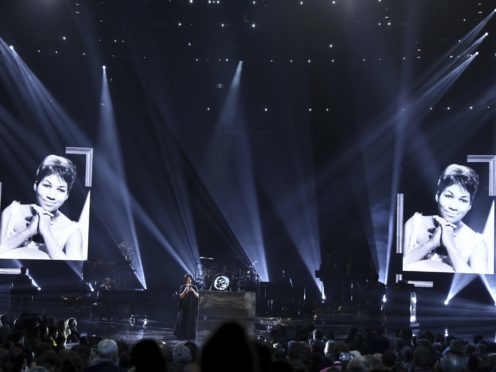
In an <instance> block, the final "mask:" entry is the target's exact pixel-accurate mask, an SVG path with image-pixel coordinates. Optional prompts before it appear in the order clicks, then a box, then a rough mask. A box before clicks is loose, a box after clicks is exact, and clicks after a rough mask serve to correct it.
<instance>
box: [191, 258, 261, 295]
mask: <svg viewBox="0 0 496 372" xmlns="http://www.w3.org/2000/svg"><path fill="white" fill-rule="evenodd" d="M198 271H199V273H198V275H197V276H196V278H195V281H196V283H197V284H198V285H199V287H200V288H201V289H203V290H208V291H212V290H214V291H240V290H241V291H243V290H245V291H246V290H256V288H257V286H258V284H259V283H260V281H261V280H260V276H259V275H258V273H257V271H256V269H255V268H254V267H253V265H247V264H246V263H243V262H241V260H236V259H235V260H232V262H230V263H229V264H227V265H225V264H221V263H220V262H218V261H217V260H216V259H215V258H212V257H200V270H198Z"/></svg>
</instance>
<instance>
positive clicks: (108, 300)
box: [98, 277, 118, 320]
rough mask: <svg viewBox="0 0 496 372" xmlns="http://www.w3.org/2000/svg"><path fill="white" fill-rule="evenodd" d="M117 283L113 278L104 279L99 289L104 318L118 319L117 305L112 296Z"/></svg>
mask: <svg viewBox="0 0 496 372" xmlns="http://www.w3.org/2000/svg"><path fill="white" fill-rule="evenodd" d="M115 289H116V288H115V282H114V281H113V280H112V278H108V277H107V278H105V279H103V282H102V284H100V286H99V287H98V297H99V299H100V304H101V307H102V318H106V319H108V320H113V319H116V318H117V306H118V305H117V304H116V303H115V298H114V297H112V296H111V294H110V292H111V291H113V290H115Z"/></svg>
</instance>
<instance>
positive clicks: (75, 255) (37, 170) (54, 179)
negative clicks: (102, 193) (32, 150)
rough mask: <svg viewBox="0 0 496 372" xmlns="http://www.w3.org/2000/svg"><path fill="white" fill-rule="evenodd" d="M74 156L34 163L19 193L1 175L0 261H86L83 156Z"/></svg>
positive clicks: (14, 180)
mask: <svg viewBox="0 0 496 372" xmlns="http://www.w3.org/2000/svg"><path fill="white" fill-rule="evenodd" d="M73 149H78V148H73ZM79 152H80V153H78V151H75V152H74V153H72V154H70V153H69V154H67V153H63V154H48V155H46V156H44V157H42V158H41V159H39V160H38V162H37V163H36V164H34V163H33V164H32V176H31V179H30V180H27V182H28V185H29V186H30V187H29V188H24V191H23V192H20V191H18V189H20V188H19V187H18V186H17V182H20V180H19V177H12V178H9V179H4V178H3V177H6V175H2V179H1V180H0V181H1V191H2V199H1V200H2V212H1V219H0V259H31V260H77V261H83V260H86V259H87V258H88V232H89V206H90V188H89V187H87V186H88V182H87V181H86V182H85V177H86V180H87V175H86V173H87V170H88V167H87V163H88V157H87V156H81V155H84V151H83V152H82V153H81V151H79ZM90 184H91V183H90ZM26 190H27V191H28V192H27V193H26ZM7 197H8V198H7Z"/></svg>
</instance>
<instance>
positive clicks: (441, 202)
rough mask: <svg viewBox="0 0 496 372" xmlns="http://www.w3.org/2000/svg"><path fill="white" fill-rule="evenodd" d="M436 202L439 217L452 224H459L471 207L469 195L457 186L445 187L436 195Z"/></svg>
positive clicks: (461, 187)
mask: <svg viewBox="0 0 496 372" xmlns="http://www.w3.org/2000/svg"><path fill="white" fill-rule="evenodd" d="M436 201H437V204H438V208H439V214H440V215H441V217H443V218H444V219H445V220H446V221H448V222H452V223H457V222H460V221H461V220H462V219H463V217H465V215H466V214H467V212H468V211H469V210H470V208H471V207H472V202H471V200H470V193H469V192H468V191H467V190H466V189H465V188H464V187H463V186H461V185H459V184H453V185H450V186H448V187H446V188H445V189H444V190H443V191H441V192H440V193H439V194H438V195H436Z"/></svg>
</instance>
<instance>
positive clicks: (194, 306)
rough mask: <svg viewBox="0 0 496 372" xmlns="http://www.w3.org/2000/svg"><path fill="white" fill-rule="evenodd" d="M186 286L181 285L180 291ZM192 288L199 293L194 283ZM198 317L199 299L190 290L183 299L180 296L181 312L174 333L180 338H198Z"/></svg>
mask: <svg viewBox="0 0 496 372" xmlns="http://www.w3.org/2000/svg"><path fill="white" fill-rule="evenodd" d="M185 287H186V286H185V285H182V286H180V287H179V293H182V292H183V291H184V288H185ZM192 288H193V289H194V290H195V291H196V292H197V293H198V289H197V288H196V286H194V285H192ZM197 319H198V299H197V298H196V297H195V295H194V294H193V293H192V292H188V293H187V294H186V296H185V297H184V298H183V299H182V300H181V298H179V312H178V314H177V321H176V328H175V329H174V335H175V336H176V337H177V338H178V339H179V340H194V339H195V338H196V323H197Z"/></svg>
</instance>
